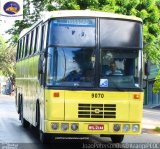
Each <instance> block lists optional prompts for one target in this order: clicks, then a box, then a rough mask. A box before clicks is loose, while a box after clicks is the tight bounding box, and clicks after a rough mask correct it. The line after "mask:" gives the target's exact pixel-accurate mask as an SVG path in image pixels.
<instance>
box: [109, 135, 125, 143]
mask: <svg viewBox="0 0 160 149" xmlns="http://www.w3.org/2000/svg"><path fill="white" fill-rule="evenodd" d="M123 138H124V135H111V140H112V142H113V143H121V142H122V141H123Z"/></svg>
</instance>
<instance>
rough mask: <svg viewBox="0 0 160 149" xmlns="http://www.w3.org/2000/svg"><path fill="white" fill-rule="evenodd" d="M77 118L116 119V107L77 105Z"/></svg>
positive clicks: (113, 105)
mask: <svg viewBox="0 0 160 149" xmlns="http://www.w3.org/2000/svg"><path fill="white" fill-rule="evenodd" d="M78 118H116V105H115V104H78Z"/></svg>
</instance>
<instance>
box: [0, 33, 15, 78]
mask: <svg viewBox="0 0 160 149" xmlns="http://www.w3.org/2000/svg"><path fill="white" fill-rule="evenodd" d="M15 53H16V50H15V47H13V46H9V47H7V44H6V43H5V41H4V39H3V38H2V36H0V71H1V73H2V74H3V75H5V76H13V75H15Z"/></svg>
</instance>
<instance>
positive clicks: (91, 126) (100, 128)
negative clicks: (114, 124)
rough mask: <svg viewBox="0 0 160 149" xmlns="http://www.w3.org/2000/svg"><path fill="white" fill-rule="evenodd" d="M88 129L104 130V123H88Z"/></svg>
mask: <svg viewBox="0 0 160 149" xmlns="http://www.w3.org/2000/svg"><path fill="white" fill-rule="evenodd" d="M88 130H104V125H93V124H91V125H88Z"/></svg>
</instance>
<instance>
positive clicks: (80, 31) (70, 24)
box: [49, 18, 96, 47]
mask: <svg viewBox="0 0 160 149" xmlns="http://www.w3.org/2000/svg"><path fill="white" fill-rule="evenodd" d="M95 22H96V21H95V19H76V18H75V19H71V18H68V19H57V20H53V21H51V23H50V31H49V33H50V34H49V45H59V46H76V47H79V46H83V47H93V46H95V37H96V36H95V32H96V28H95V27H96V23H95Z"/></svg>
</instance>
